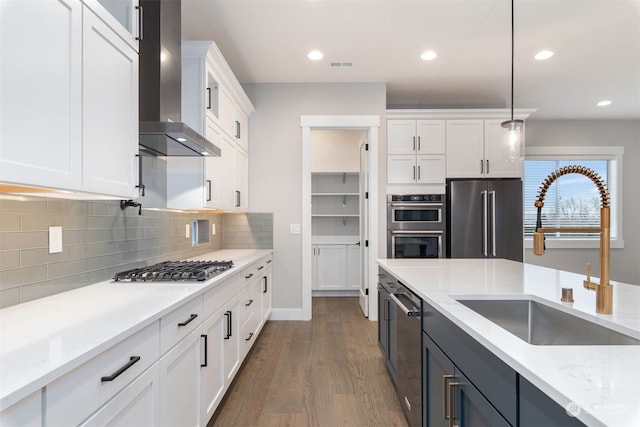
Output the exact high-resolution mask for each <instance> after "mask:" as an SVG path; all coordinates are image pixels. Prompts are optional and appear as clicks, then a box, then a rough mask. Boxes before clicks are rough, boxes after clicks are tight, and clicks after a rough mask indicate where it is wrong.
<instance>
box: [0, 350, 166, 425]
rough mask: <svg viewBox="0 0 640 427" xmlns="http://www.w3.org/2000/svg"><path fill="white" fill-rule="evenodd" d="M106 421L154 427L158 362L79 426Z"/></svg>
mask: <svg viewBox="0 0 640 427" xmlns="http://www.w3.org/2000/svg"><path fill="white" fill-rule="evenodd" d="M3 425H4V424H3ZM107 425H108V426H110V427H111V426H113V427H132V426H135V427H157V426H159V425H160V369H159V364H158V362H156V363H154V364H153V365H152V366H151V367H150V368H149V369H147V370H146V371H145V372H144V373H143V374H142V375H140V376H139V377H138V378H136V379H135V380H134V381H133V382H132V383H131V384H129V385H128V386H126V387H125V388H124V389H123V390H122V391H120V392H119V393H118V394H117V395H116V396H115V397H114V398H113V399H111V400H110V401H109V403H107V404H105V405H104V406H103V407H102V408H101V409H100V410H98V412H96V413H95V414H93V415H92V416H91V417H90V418H89V419H88V420H87V421H85V422H83V423H82V424H81V426H82V427H100V426H107Z"/></svg>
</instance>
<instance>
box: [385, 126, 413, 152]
mask: <svg viewBox="0 0 640 427" xmlns="http://www.w3.org/2000/svg"><path fill="white" fill-rule="evenodd" d="M416 149H417V140H416V121H415V120H388V121H387V154H415V152H416Z"/></svg>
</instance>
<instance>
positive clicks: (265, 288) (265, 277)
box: [262, 276, 268, 294]
mask: <svg viewBox="0 0 640 427" xmlns="http://www.w3.org/2000/svg"><path fill="white" fill-rule="evenodd" d="M262 278H263V279H264V287H263V288H262V293H263V294H266V293H267V290H268V289H267V276H262Z"/></svg>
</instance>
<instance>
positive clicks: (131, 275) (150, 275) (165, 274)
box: [113, 261, 233, 282]
mask: <svg viewBox="0 0 640 427" xmlns="http://www.w3.org/2000/svg"><path fill="white" fill-rule="evenodd" d="M232 267H233V261H165V262H161V263H158V264H154V265H150V266H147V267H141V268H134V269H132V270H127V271H122V272H120V273H116V275H115V276H114V277H113V280H115V281H116V282H123V281H124V282H161V281H174V282H177V281H199V282H202V281H204V280H207V279H210V278H212V277H213V276H215V275H217V274H220V273H222V272H223V271H226V270H228V269H230V268H232Z"/></svg>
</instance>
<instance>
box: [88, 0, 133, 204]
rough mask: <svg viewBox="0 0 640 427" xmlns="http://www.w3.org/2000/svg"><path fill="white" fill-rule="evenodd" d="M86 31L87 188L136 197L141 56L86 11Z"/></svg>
mask: <svg viewBox="0 0 640 427" xmlns="http://www.w3.org/2000/svg"><path fill="white" fill-rule="evenodd" d="M83 32H84V37H83V41H84V43H83V55H82V64H83V74H82V82H83V93H82V100H83V109H82V111H83V128H82V140H83V189H84V190H85V191H90V192H92V193H99V194H107V195H112V196H122V197H125V198H132V197H134V196H135V195H136V191H135V185H136V181H137V160H136V154H137V153H138V138H137V135H138V108H137V106H138V54H137V53H136V52H135V51H134V50H133V49H131V47H130V46H129V45H128V44H126V43H125V42H124V41H123V40H122V39H120V38H119V37H117V36H116V35H115V33H114V32H113V30H112V29H111V28H109V27H108V26H107V25H105V24H104V22H103V21H102V20H101V19H99V18H98V16H96V15H95V14H94V13H93V12H92V11H91V10H89V9H87V8H85V9H84V22H83Z"/></svg>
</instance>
